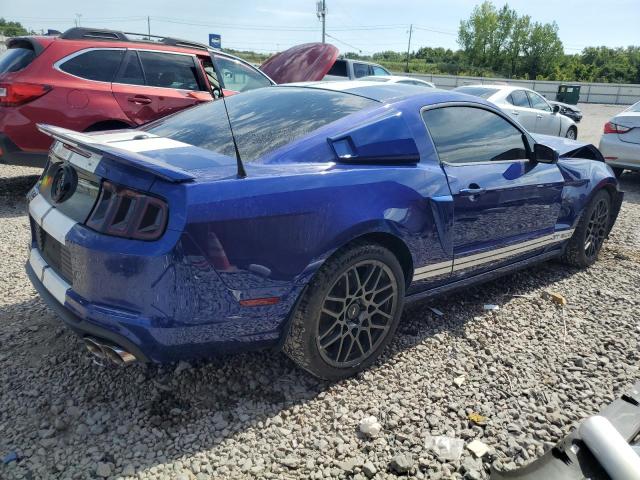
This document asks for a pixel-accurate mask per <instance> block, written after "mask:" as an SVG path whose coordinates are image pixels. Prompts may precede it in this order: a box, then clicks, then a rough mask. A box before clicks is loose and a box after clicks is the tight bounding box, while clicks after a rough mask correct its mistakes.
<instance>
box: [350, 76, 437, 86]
mask: <svg viewBox="0 0 640 480" xmlns="http://www.w3.org/2000/svg"><path fill="white" fill-rule="evenodd" d="M360 80H367V81H372V82H388V83H403V84H405V85H416V86H418V87H427V88H436V86H435V85H434V84H433V83H431V82H427V81H426V80H420V79H419V78H414V77H402V76H400V75H376V76H373V75H371V76H369V77H362V78H361V79H360Z"/></svg>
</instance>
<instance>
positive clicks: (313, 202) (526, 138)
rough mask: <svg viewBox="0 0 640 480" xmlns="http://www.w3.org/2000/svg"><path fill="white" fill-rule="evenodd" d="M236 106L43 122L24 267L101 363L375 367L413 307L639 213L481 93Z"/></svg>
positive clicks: (300, 97)
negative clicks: (207, 361)
mask: <svg viewBox="0 0 640 480" xmlns="http://www.w3.org/2000/svg"><path fill="white" fill-rule="evenodd" d="M226 107H227V110H228V117H227V114H226V112H225V104H224V102H222V101H216V102H212V103H209V104H205V105H203V106H200V107H196V108H193V109H189V110H186V111H184V112H181V113H178V114H175V115H172V116H169V117H166V118H164V119H162V120H159V121H156V122H154V123H152V124H150V125H148V126H146V127H143V128H141V129H138V130H133V131H117V132H107V133H95V134H81V133H76V132H71V131H68V130H64V129H61V128H57V127H51V126H46V125H42V126H40V128H41V130H42V131H44V132H47V133H49V134H50V135H51V136H53V137H54V139H55V140H56V141H55V142H54V145H53V147H52V149H51V152H50V157H49V163H48V166H47V168H46V170H45V172H44V173H43V176H42V177H41V179H40V181H39V182H38V184H37V185H36V187H35V188H34V189H33V190H32V191H31V192H30V204H29V214H30V221H31V228H32V233H33V235H32V240H33V241H32V245H31V251H30V256H29V260H28V262H27V266H26V268H27V272H28V274H29V276H30V278H31V281H32V282H33V284H34V286H35V287H36V289H37V290H38V292H39V293H40V295H41V296H42V297H43V298H44V299H45V300H46V301H47V302H48V303H49V304H50V305H51V306H52V307H53V308H54V309H55V310H56V311H57V312H58V313H59V315H60V316H61V317H62V319H63V320H64V321H65V323H66V324H67V325H68V326H69V327H70V328H72V329H73V330H74V331H76V332H77V333H79V334H80V335H81V336H82V337H83V338H84V340H85V343H86V344H87V347H88V348H89V350H90V351H91V352H92V353H93V354H94V355H96V356H97V357H100V358H101V359H103V360H109V361H111V362H114V363H119V364H122V363H129V362H132V361H135V360H141V361H153V362H170V361H176V360H179V359H188V358H194V357H205V356H210V355H212V354H214V353H217V352H230V351H238V350H245V349H252V348H260V347H267V346H276V347H280V348H282V349H283V350H284V352H286V354H287V355H289V356H290V357H291V358H292V359H293V360H294V361H295V362H296V363H297V364H298V365H300V366H301V367H302V368H304V369H306V370H308V371H309V372H311V373H313V374H314V375H317V376H319V377H322V378H326V379H337V378H342V377H345V376H348V375H351V374H353V373H354V372H357V371H359V370H361V369H363V368H366V367H367V366H368V365H370V364H371V363H372V362H373V361H374V360H375V359H376V357H378V356H379V355H380V353H381V351H382V350H383V349H384V348H385V346H386V345H387V343H388V342H389V340H390V338H391V337H392V335H393V333H394V331H395V329H396V327H397V325H398V322H399V321H400V316H401V312H402V308H403V304H404V302H405V301H408V300H414V299H419V298H424V297H427V296H431V295H435V294H438V293H441V292H444V291H447V290H449V289H453V288H459V287H465V286H468V285H471V284H474V283H477V282H480V281H484V280H488V279H491V278H494V277H496V276H498V275H502V274H504V273H508V272H511V271H513V270H515V269H519V268H522V267H525V266H527V265H530V264H532V263H534V262H539V261H543V260H547V259H550V258H556V257H558V258H561V259H563V260H564V261H565V262H567V263H568V264H570V265H574V266H579V267H587V266H588V265H590V264H591V263H593V262H594V261H595V260H596V258H597V255H598V252H599V250H600V247H601V246H602V243H603V241H604V240H605V238H606V236H607V234H608V233H609V230H610V229H611V227H612V225H613V223H614V221H615V218H616V216H617V214H618V211H619V208H620V204H621V202H622V193H621V192H619V190H618V185H617V182H616V179H615V177H614V176H613V174H612V172H611V170H610V168H609V167H608V166H607V165H606V164H605V163H604V162H603V161H602V156H601V155H600V153H599V152H598V150H597V149H596V148H595V147H593V146H591V145H585V144H582V143H578V142H575V141H570V140H567V139H559V138H555V137H534V136H532V135H531V134H529V133H528V132H526V131H525V130H524V129H523V128H522V127H521V126H520V125H518V124H517V123H515V122H514V121H513V120H512V119H510V118H509V117H508V116H506V115H504V114H503V113H502V112H501V111H500V110H498V109H497V108H495V107H494V106H493V105H491V104H489V103H487V102H485V101H483V100H482V99H479V98H477V97H470V96H467V95H464V94H459V93H454V92H445V91H438V90H432V91H428V92H427V91H425V90H424V89H421V88H419V87H413V86H408V85H399V84H383V85H381V84H379V83H373V82H372V83H368V82H349V83H341V82H336V83H315V84H300V85H292V86H277V87H269V88H264V89H260V90H254V91H251V92H247V93H243V94H241V95H237V96H233V97H230V98H228V99H227V100H226ZM230 125H231V127H232V130H231V129H230ZM232 132H233V135H232Z"/></svg>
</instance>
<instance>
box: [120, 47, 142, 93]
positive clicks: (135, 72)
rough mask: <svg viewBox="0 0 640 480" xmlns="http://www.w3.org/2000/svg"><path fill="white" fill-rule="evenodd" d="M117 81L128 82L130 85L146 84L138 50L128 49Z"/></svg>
mask: <svg viewBox="0 0 640 480" xmlns="http://www.w3.org/2000/svg"><path fill="white" fill-rule="evenodd" d="M114 81H115V82H116V83H126V84H128V85H144V84H145V82H144V74H143V73H142V66H141V65H140V59H139V58H138V52H136V51H135V50H128V51H127V54H126V55H125V57H124V62H122V67H121V68H120V73H119V74H118V76H117V77H116V79H115V80H114Z"/></svg>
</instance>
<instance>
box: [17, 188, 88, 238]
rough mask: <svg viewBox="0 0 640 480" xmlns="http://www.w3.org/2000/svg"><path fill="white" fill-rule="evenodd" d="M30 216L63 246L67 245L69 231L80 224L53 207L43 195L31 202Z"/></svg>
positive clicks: (37, 196)
mask: <svg viewBox="0 0 640 480" xmlns="http://www.w3.org/2000/svg"><path fill="white" fill-rule="evenodd" d="M29 215H31V217H32V218H33V220H34V221H35V222H36V223H37V224H38V225H40V227H41V228H42V229H43V230H44V231H45V232H47V233H48V234H49V235H51V236H52V237H53V238H55V239H56V240H57V241H58V242H60V243H61V244H63V245H66V237H67V234H68V233H69V231H70V230H71V229H72V228H73V227H74V225H75V224H76V223H78V222H76V221H75V220H72V219H71V218H69V217H67V216H66V215H65V214H64V213H61V212H60V211H59V210H58V209H56V208H55V207H53V206H52V205H51V204H50V203H49V202H47V201H46V200H45V199H44V197H43V196H42V195H36V196H35V198H34V199H33V200H31V202H29Z"/></svg>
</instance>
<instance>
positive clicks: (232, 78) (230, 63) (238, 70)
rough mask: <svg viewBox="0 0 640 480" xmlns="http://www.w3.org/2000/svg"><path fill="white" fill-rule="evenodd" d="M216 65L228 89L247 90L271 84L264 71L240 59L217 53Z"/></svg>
mask: <svg viewBox="0 0 640 480" xmlns="http://www.w3.org/2000/svg"><path fill="white" fill-rule="evenodd" d="M216 66H217V67H218V68H219V69H220V70H221V72H222V81H223V83H224V88H226V89H227V90H234V91H236V92H246V91H247V90H254V89H256V88H262V87H268V86H270V85H271V82H270V81H269V79H268V78H267V77H265V76H264V75H263V74H262V73H260V72H258V71H256V70H254V69H253V68H251V67H249V66H248V65H245V64H243V63H242V62H240V61H238V60H233V59H231V58H226V57H222V56H219V55H216Z"/></svg>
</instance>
